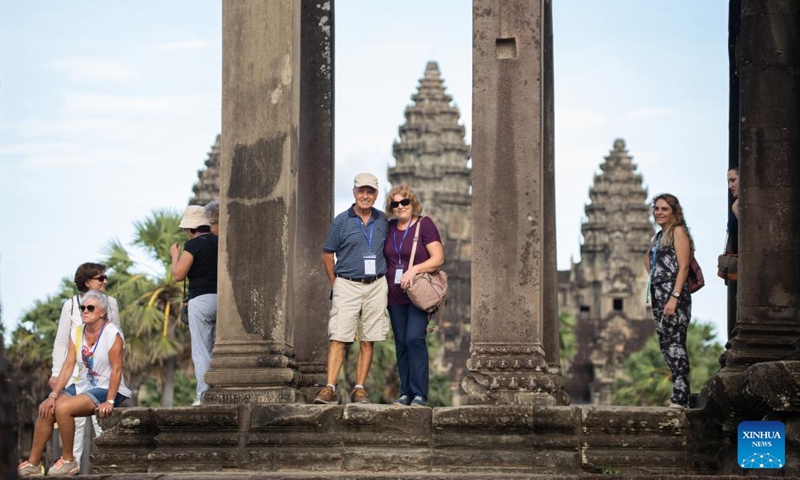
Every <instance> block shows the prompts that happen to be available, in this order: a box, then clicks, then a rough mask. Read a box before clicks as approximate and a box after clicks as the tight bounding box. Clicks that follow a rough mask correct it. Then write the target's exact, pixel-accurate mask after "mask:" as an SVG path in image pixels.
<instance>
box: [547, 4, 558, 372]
mask: <svg viewBox="0 0 800 480" xmlns="http://www.w3.org/2000/svg"><path fill="white" fill-rule="evenodd" d="M542 37H543V39H544V41H543V42H542V50H543V65H544V74H543V75H542V91H543V105H544V108H543V111H542V114H543V115H544V124H543V130H544V134H543V137H542V154H543V157H542V158H543V163H544V166H543V170H544V177H543V178H544V182H543V187H544V188H543V191H544V198H545V199H546V201H545V202H544V213H543V215H542V220H543V221H542V224H543V231H544V250H543V256H542V269H543V275H544V277H545V278H552V279H553V281H550V282H548V281H545V282H544V285H543V287H542V295H543V298H542V305H543V308H542V315H543V316H544V318H555V319H556V320H555V321H553V322H549V321H547V322H543V327H542V328H543V334H544V340H543V342H542V345H543V347H544V354H545V359H547V364H548V365H549V366H550V368H551V369H558V371H559V373H560V372H561V361H560V360H559V358H558V354H559V351H560V347H559V338H558V332H559V328H560V324H559V321H558V285H557V283H558V282H557V280H556V279H557V278H558V261H557V260H558V256H557V252H556V165H555V146H556V139H555V75H554V73H553V2H552V0H544V29H543V34H542Z"/></svg>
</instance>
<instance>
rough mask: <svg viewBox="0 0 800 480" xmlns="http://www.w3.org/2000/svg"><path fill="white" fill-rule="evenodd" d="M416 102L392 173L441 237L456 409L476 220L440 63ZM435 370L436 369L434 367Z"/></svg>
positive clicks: (429, 69) (446, 342) (445, 327)
mask: <svg viewBox="0 0 800 480" xmlns="http://www.w3.org/2000/svg"><path fill="white" fill-rule="evenodd" d="M411 99H412V100H413V101H414V103H413V104H412V105H409V106H408V107H406V110H405V117H406V123H405V124H404V125H402V126H401V127H400V128H399V134H400V140H399V141H398V142H395V144H394V148H393V154H394V158H395V161H396V163H395V166H394V167H390V168H389V172H388V176H389V181H390V182H391V183H392V184H393V185H399V184H403V183H405V184H407V185H410V186H411V187H412V188H413V189H414V191H415V192H416V194H417V195H418V196H419V197H420V200H421V201H422V204H423V206H424V210H423V214H425V215H429V216H431V217H432V218H433V219H434V220H435V221H436V225H437V227H438V228H439V231H440V233H441V235H442V243H443V246H444V255H445V266H444V268H445V270H446V271H447V274H448V294H447V306H446V314H445V316H444V318H443V319H442V324H441V330H440V332H439V339H440V340H441V342H442V346H443V359H442V365H439V369H440V370H443V371H444V372H446V374H447V376H448V378H449V379H450V381H451V385H452V391H453V401H454V404H458V396H459V392H460V388H459V383H460V382H461V379H462V378H463V377H464V375H465V370H464V367H465V364H466V359H467V357H468V354H469V323H470V262H471V260H472V216H471V207H470V203H471V195H470V169H469V168H468V167H467V162H468V161H469V158H470V148H469V145H467V143H466V142H465V140H464V134H465V131H464V126H463V125H461V124H459V118H460V116H461V114H460V112H459V110H458V107H456V106H455V105H453V104H452V101H453V97H452V96H450V95H448V94H447V93H445V86H444V80H442V78H441V76H440V72H439V65H438V64H437V63H436V62H428V64H427V66H426V68H425V75H424V76H423V78H422V79H420V82H419V86H418V87H417V93H416V94H414V95H412V96H411ZM434 368H435V367H434Z"/></svg>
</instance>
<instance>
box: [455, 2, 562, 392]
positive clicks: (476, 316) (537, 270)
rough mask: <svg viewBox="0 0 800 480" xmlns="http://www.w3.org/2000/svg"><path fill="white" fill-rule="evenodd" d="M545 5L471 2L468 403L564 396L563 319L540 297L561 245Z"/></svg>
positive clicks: (551, 277)
mask: <svg viewBox="0 0 800 480" xmlns="http://www.w3.org/2000/svg"><path fill="white" fill-rule="evenodd" d="M548 13H549V9H548V10H546V9H545V4H544V1H543V0H507V1H502V2H500V1H497V0H475V1H474V2H473V29H474V31H473V39H474V44H473V55H472V58H473V90H472V108H473V116H472V118H473V133H472V152H473V175H472V178H473V187H472V188H473V191H472V192H473V197H472V215H473V233H472V238H473V258H472V346H471V348H470V359H469V360H468V361H467V368H468V370H469V374H468V375H467V377H466V378H465V379H464V381H463V383H462V386H463V387H464V390H465V392H466V393H467V399H466V401H467V403H470V404H513V403H536V404H546V405H553V404H563V403H566V401H567V399H566V395H565V394H564V392H563V384H562V379H561V376H560V375H559V373H558V370H557V369H551V368H550V366H549V365H548V355H547V352H546V351H545V346H546V345H548V344H550V340H548V339H547V338H545V336H544V332H545V331H547V332H553V328H554V327H553V326H552V324H553V322H556V321H557V318H556V317H555V316H552V310H553V309H552V308H547V305H549V303H548V302H549V301H550V300H545V298H544V296H545V293H546V292H553V293H554V292H555V290H554V289H551V288H548V285H549V282H555V281H556V278H555V269H551V268H549V266H548V265H550V264H549V263H548V262H550V261H551V260H545V258H544V256H545V255H547V254H548V253H553V252H554V251H555V250H554V247H553V246H551V245H549V244H548V242H549V241H551V240H552V237H553V235H549V234H548V227H547V222H548V221H550V220H551V219H548V218H546V215H547V211H548V210H547V207H545V205H546V204H547V203H548V202H553V201H554V198H553V193H554V190H553V189H552V188H548V187H546V186H545V184H544V183H545V182H547V181H548V180H549V179H550V177H549V176H548V175H546V174H545V169H546V163H547V160H546V159H545V153H544V142H545V136H546V135H547V134H546V133H545V131H546V129H547V128H552V127H551V126H546V125H545V124H544V122H545V119H546V118H548V115H547V114H546V113H545V112H544V109H545V108H546V107H548V108H552V106H551V104H549V103H548V102H546V99H545V94H544V87H543V81H544V80H543V78H544V77H545V76H546V74H547V72H546V71H545V57H544V52H543V44H544V43H545V42H546V41H547V38H548V36H547V35H545V34H544V32H545V27H544V25H545V17H546V15H547V14H548ZM550 118H552V117H550ZM551 270H552V271H551ZM548 294H549V293H548ZM548 312H551V313H549V315H548Z"/></svg>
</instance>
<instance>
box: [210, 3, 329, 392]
mask: <svg viewBox="0 0 800 480" xmlns="http://www.w3.org/2000/svg"><path fill="white" fill-rule="evenodd" d="M222 13H223V34H222V41H223V56H222V59H223V61H222V148H221V152H220V200H221V201H220V204H221V211H220V232H221V236H220V244H219V277H218V295H219V304H218V307H217V342H216V346H215V348H214V359H213V360H212V363H211V370H209V371H208V373H207V374H206V381H207V382H208V384H209V385H210V387H211V388H210V389H209V390H208V391H207V392H206V393H205V394H204V396H203V403H279V402H296V401H299V400H300V392H299V391H298V390H297V388H296V387H297V386H298V384H299V381H300V372H299V371H298V365H297V362H296V361H295V359H294V348H293V343H294V339H293V332H294V325H293V319H294V318H295V315H296V312H297V302H296V294H295V286H296V282H295V275H296V274H299V275H306V274H307V273H306V272H300V271H299V269H298V268H296V265H295V264H294V260H295V256H296V251H297V243H296V242H297V238H298V210H297V207H298V204H297V198H298V193H299V192H298V190H299V189H298V168H299V155H298V149H299V146H298V145H299V141H298V132H299V123H300V122H299V112H300V108H299V107H300V0H280V1H278V0H275V1H268V2H267V1H261V0H225V1H224V2H223V5H222ZM303 193H308V192H303ZM323 203H324V201H323ZM317 268H319V267H318V266H317ZM307 301H308V300H307Z"/></svg>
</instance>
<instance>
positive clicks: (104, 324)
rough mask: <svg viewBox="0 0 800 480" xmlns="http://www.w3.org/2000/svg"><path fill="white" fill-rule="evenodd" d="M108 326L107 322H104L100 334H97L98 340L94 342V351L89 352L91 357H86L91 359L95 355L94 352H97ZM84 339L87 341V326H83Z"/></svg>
mask: <svg viewBox="0 0 800 480" xmlns="http://www.w3.org/2000/svg"><path fill="white" fill-rule="evenodd" d="M107 324H108V322H107V321H105V320H104V321H103V326H102V327H100V333H98V334H97V340H95V341H94V347H92V351H91V352H89V355H84V357H91V356H92V355H94V351H95V350H97V345H98V344H99V343H100V337H102V336H103V330H105V329H106V325H107ZM83 339H84V340H86V325H85V324H84V325H83ZM84 361H85V360H84Z"/></svg>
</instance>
